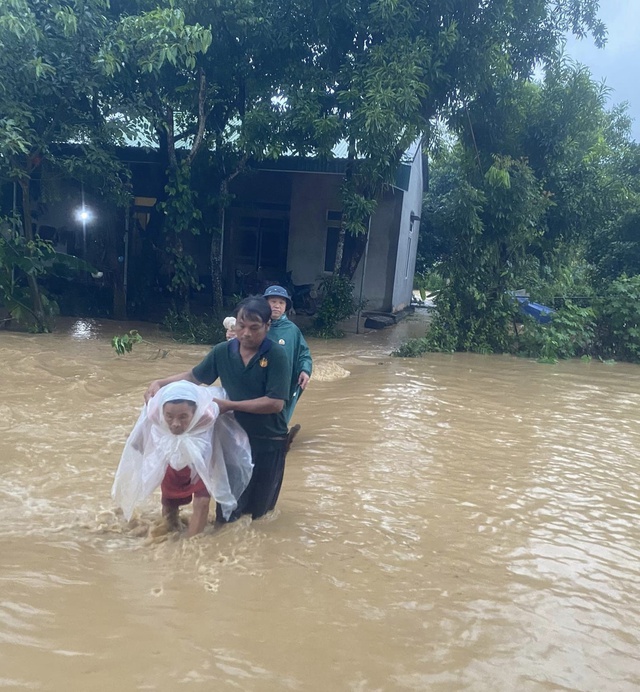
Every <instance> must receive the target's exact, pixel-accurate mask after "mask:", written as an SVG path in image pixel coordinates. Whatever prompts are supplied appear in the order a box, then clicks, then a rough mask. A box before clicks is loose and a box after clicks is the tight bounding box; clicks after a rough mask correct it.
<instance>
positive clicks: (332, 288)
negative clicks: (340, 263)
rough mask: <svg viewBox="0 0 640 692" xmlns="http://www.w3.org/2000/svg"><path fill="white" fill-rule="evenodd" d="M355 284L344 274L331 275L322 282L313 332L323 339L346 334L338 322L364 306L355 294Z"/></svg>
mask: <svg viewBox="0 0 640 692" xmlns="http://www.w3.org/2000/svg"><path fill="white" fill-rule="evenodd" d="M353 292H354V286H353V284H352V283H351V281H349V279H347V278H346V277H344V276H338V275H335V276H329V277H327V278H326V279H324V280H323V281H322V283H321V284H320V295H321V300H320V306H319V307H318V312H317V313H316V314H315V316H314V318H313V330H312V333H313V334H314V335H315V336H319V337H321V338H323V339H335V338H340V337H342V336H344V332H342V331H341V330H340V329H338V328H337V324H338V322H340V321H342V320H346V319H348V318H349V317H351V316H352V315H355V314H356V312H357V311H358V310H359V309H361V308H362V307H363V306H362V305H360V304H359V303H358V301H357V300H356V299H355V298H354V295H353Z"/></svg>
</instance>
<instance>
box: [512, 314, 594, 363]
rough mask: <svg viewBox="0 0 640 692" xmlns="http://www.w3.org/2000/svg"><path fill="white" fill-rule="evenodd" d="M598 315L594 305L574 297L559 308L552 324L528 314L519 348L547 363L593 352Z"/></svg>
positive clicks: (520, 351)
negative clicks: (586, 305) (581, 304)
mask: <svg viewBox="0 0 640 692" xmlns="http://www.w3.org/2000/svg"><path fill="white" fill-rule="evenodd" d="M595 333H596V318H595V313H594V311H593V310H592V309H591V308H581V307H578V306H577V305H574V304H573V303H571V302H570V301H566V303H565V306H564V307H563V308H561V309H560V310H558V311H557V312H555V313H554V314H553V316H552V317H551V322H550V323H549V324H540V323H538V322H536V321H535V320H534V319H533V318H531V317H527V318H526V320H525V322H524V328H523V330H522V332H521V333H520V334H519V335H518V351H519V353H520V354H522V355H525V356H528V357H530V358H538V360H540V361H541V362H543V363H556V362H557V361H558V360H561V359H565V358H576V357H580V356H589V355H591V354H592V353H593V352H594V350H595V348H596V344H595Z"/></svg>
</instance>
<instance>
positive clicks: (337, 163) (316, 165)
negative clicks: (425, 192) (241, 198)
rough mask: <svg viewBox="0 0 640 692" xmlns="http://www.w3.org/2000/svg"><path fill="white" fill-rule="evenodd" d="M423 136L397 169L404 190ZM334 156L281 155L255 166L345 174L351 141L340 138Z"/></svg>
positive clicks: (396, 180) (295, 171)
mask: <svg viewBox="0 0 640 692" xmlns="http://www.w3.org/2000/svg"><path fill="white" fill-rule="evenodd" d="M421 145H422V138H418V139H416V140H415V141H414V142H413V143H412V144H411V146H409V147H408V148H407V150H406V151H405V152H404V154H403V155H402V162H401V163H400V165H399V166H398V170H397V171H396V177H395V180H394V183H393V186H394V187H397V188H398V189H400V190H403V191H404V192H407V190H408V189H409V180H410V178H411V165H412V164H413V162H414V161H415V158H416V156H418V155H419V154H420V152H421ZM332 154H333V158H331V159H321V158H319V157H317V156H314V155H310V156H291V155H288V156H280V157H279V158H278V159H272V160H268V161H256V162H254V164H253V165H254V166H255V168H257V169H259V170H268V171H282V172H285V171H286V172H288V173H326V174H328V175H344V174H345V172H346V169H347V157H348V154H349V143H348V141H347V140H346V139H342V140H340V141H339V142H338V143H337V144H336V145H335V146H334V147H333V149H332Z"/></svg>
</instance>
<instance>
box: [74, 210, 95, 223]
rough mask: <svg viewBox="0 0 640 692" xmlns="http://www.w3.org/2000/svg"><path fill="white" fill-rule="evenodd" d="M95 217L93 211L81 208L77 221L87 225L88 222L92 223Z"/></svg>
mask: <svg viewBox="0 0 640 692" xmlns="http://www.w3.org/2000/svg"><path fill="white" fill-rule="evenodd" d="M92 217H93V215H92V213H91V210H89V209H87V208H86V207H80V208H79V209H76V219H78V221H82V223H86V222H87V221H91V219H92Z"/></svg>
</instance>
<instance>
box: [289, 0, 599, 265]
mask: <svg viewBox="0 0 640 692" xmlns="http://www.w3.org/2000/svg"><path fill="white" fill-rule="evenodd" d="M308 9H309V10H310V12H309V13H308V15H307V16H306V23H305V26H306V29H305V33H304V34H303V35H305V36H306V37H307V39H306V40H307V46H308V48H307V54H306V58H305V60H304V63H303V65H302V67H301V69H300V68H296V70H295V72H294V73H293V74H292V75H291V84H290V85H289V87H288V88H287V89H286V91H285V97H286V109H287V110H288V111H289V119H290V121H291V123H292V124H293V125H297V126H298V130H299V132H300V134H301V135H303V136H300V137H298V138H297V139H294V140H293V141H292V145H291V146H292V148H293V149H294V150H295V151H297V152H298V153H301V154H304V153H307V152H308V151H312V150H315V151H317V153H319V154H320V155H328V151H329V150H330V143H331V140H332V139H333V141H334V142H335V139H336V138H338V137H342V138H344V139H345V140H346V141H348V142H349V161H348V164H347V173H346V176H345V181H344V193H343V197H344V214H343V220H344V221H343V226H344V227H343V233H342V234H341V238H342V237H344V238H346V237H347V236H349V235H350V236H352V237H353V238H354V241H353V242H352V243H351V246H350V250H349V252H347V253H346V254H344V255H342V259H341V260H340V259H339V262H340V267H339V271H340V272H341V273H343V274H345V275H347V276H352V274H353V272H354V271H355V268H356V267H357V265H358V262H359V260H360V256H361V254H362V252H363V251H364V247H365V244H366V229H367V226H368V224H367V218H368V216H369V215H370V214H371V213H372V211H373V210H374V209H375V205H376V201H377V199H378V198H379V196H380V193H381V191H382V190H383V189H384V188H385V187H387V186H389V185H390V184H391V183H392V182H393V176H394V175H395V171H396V169H397V165H398V163H399V162H400V160H401V158H402V155H403V153H404V151H405V150H406V148H407V146H408V145H409V144H410V143H411V142H413V141H414V140H415V139H416V138H417V137H419V136H420V135H422V134H424V133H425V132H427V131H428V129H429V121H430V120H431V119H432V118H434V117H435V116H436V115H438V114H440V113H442V114H444V113H445V112H446V111H447V110H448V109H450V108H451V109H456V108H458V107H459V106H460V104H464V103H466V102H467V101H469V100H471V99H473V98H475V97H476V96H477V95H478V94H481V93H482V92H483V91H484V90H485V89H486V88H487V86H488V85H490V84H491V83H492V81H493V80H494V79H495V78H496V76H501V75H502V76H503V75H512V74H515V75H517V76H519V77H522V78H527V77H529V76H530V75H531V74H532V71H533V68H534V66H535V65H536V64H537V63H538V62H539V61H545V60H549V59H551V58H552V57H553V56H554V54H555V52H556V50H557V47H558V45H559V44H560V42H561V40H562V38H563V36H564V32H566V31H572V32H574V33H576V34H578V35H585V34H586V33H587V32H588V31H591V32H592V33H593V35H594V37H595V40H596V42H598V43H602V41H603V40H604V36H605V30H604V26H603V25H602V23H601V22H600V21H599V20H598V19H597V16H596V12H597V9H598V2H597V0H489V1H488V2H468V0H453V1H452V0H438V1H436V2H434V1H433V0H371V1H369V2H360V3H352V2H344V0H324V2H320V3H314V4H313V5H312V7H310V8H308ZM304 135H306V137H305V136H304ZM340 256H341V250H339V251H338V258H340ZM337 263H338V262H337Z"/></svg>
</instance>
